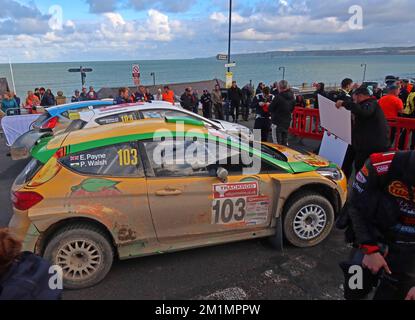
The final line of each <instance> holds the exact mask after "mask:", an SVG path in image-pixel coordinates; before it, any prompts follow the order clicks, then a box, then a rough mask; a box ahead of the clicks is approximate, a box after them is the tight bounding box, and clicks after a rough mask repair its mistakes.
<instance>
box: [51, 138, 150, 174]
mask: <svg viewBox="0 0 415 320" xmlns="http://www.w3.org/2000/svg"><path fill="white" fill-rule="evenodd" d="M59 161H60V163H62V165H64V166H65V167H67V168H68V169H70V170H73V171H75V172H77V173H80V174H85V175H96V176H110V177H138V176H140V177H143V176H144V170H143V166H142V163H141V158H140V156H139V152H138V148H137V143H135V142H133V143H123V144H117V145H112V146H107V147H102V148H97V149H92V150H87V151H82V152H79V153H75V154H71V155H68V156H66V157H64V158H62V159H60V160H59Z"/></svg>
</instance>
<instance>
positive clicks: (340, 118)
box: [318, 95, 352, 144]
mask: <svg viewBox="0 0 415 320" xmlns="http://www.w3.org/2000/svg"><path fill="white" fill-rule="evenodd" d="M318 104H319V109H320V123H321V126H322V127H323V128H324V129H326V130H327V131H328V132H330V133H332V134H334V135H335V136H336V137H338V138H340V139H342V140H343V141H345V142H347V143H348V144H352V113H351V112H350V111H348V110H346V109H345V108H340V109H337V108H336V103H334V102H333V101H331V100H330V99H327V98H325V97H323V96H321V95H319V96H318Z"/></svg>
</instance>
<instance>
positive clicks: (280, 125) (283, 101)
mask: <svg viewBox="0 0 415 320" xmlns="http://www.w3.org/2000/svg"><path fill="white" fill-rule="evenodd" d="M278 92H279V94H278V95H277V96H276V97H275V99H274V101H273V102H272V103H271V105H270V108H269V109H270V112H271V116H272V123H273V124H274V126H276V134H275V136H276V138H277V143H278V144H280V145H282V146H287V145H288V129H289V128H290V125H291V120H292V113H293V111H294V107H295V104H296V101H295V97H294V93H293V92H292V90H291V88H290V85H289V84H288V82H287V81H286V80H282V81H280V82H279V83H278Z"/></svg>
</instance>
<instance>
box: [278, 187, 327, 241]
mask: <svg viewBox="0 0 415 320" xmlns="http://www.w3.org/2000/svg"><path fill="white" fill-rule="evenodd" d="M334 219H335V215H334V209H333V206H332V204H331V203H330V201H329V200H328V199H326V198H325V197H323V196H322V195H320V194H317V193H313V192H302V193H299V194H297V195H296V196H294V198H292V199H291V200H289V203H288V204H287V207H286V210H285V215H284V222H283V229H284V236H285V238H286V240H287V241H288V242H289V243H291V244H292V245H294V246H296V247H300V248H309V247H313V246H316V245H318V244H320V243H321V242H323V241H324V240H325V239H326V238H327V237H328V236H329V234H330V232H331V230H332V229H333V225H334Z"/></svg>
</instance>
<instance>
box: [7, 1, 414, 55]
mask: <svg viewBox="0 0 415 320" xmlns="http://www.w3.org/2000/svg"><path fill="white" fill-rule="evenodd" d="M414 4H415V0H388V1H384V0H365V1H361V0H336V1H333V0H261V1H259V0H233V20H232V21H233V24H232V25H233V33H232V38H233V41H232V52H233V53H250V52H264V51H273V50H285V51H292V50H316V49H319V50H320V49H352V48H368V47H371V48H373V47H382V46H412V45H415V42H414V40H413V37H412V30H414V27H415V19H413V10H412V8H413V5H414ZM0 6H1V8H2V9H1V10H0V45H1V47H2V48H3V50H2V51H3V53H2V55H0V63H2V62H7V61H8V60H9V59H12V60H13V61H14V62H58V61H102V60H141V59H143V60H144V59H145V60H149V59H150V60H152V59H188V58H198V57H210V56H215V55H216V54H218V53H226V51H227V41H228V40H227V38H228V12H229V11H228V10H229V0H210V1H207V0H147V1H146V0H65V1H63V0H0ZM5 49H6V50H5Z"/></svg>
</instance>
